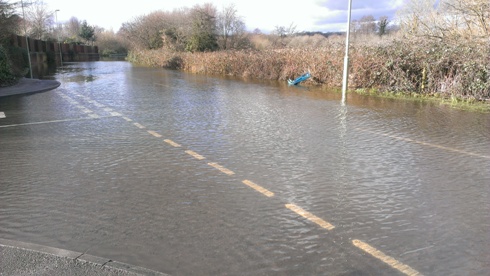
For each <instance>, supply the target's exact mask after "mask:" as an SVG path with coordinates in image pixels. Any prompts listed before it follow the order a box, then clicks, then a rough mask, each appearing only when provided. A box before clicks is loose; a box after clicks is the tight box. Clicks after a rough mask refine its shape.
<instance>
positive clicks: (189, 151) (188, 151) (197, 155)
mask: <svg viewBox="0 0 490 276" xmlns="http://www.w3.org/2000/svg"><path fill="white" fill-rule="evenodd" d="M185 153H187V154H189V155H190V156H192V157H194V158H196V159H197V160H203V159H206V157H204V156H202V155H200V154H198V153H196V152H194V151H192V150H186V151H185Z"/></svg>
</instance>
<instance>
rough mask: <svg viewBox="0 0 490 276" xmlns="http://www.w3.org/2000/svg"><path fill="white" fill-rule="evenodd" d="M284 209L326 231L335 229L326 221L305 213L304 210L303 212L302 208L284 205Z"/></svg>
mask: <svg viewBox="0 0 490 276" xmlns="http://www.w3.org/2000/svg"><path fill="white" fill-rule="evenodd" d="M286 208H288V209H290V210H291V211H293V212H295V213H297V214H298V215H300V216H302V217H304V218H306V219H308V220H310V221H312V222H314V223H316V224H318V225H320V226H321V227H323V228H325V229H327V230H332V229H334V228H335V226H333V225H332V224H330V223H328V222H327V221H325V220H323V219H321V218H319V217H317V216H315V215H313V214H312V213H310V212H307V211H305V210H303V209H302V208H300V207H298V206H296V205H294V204H286Z"/></svg>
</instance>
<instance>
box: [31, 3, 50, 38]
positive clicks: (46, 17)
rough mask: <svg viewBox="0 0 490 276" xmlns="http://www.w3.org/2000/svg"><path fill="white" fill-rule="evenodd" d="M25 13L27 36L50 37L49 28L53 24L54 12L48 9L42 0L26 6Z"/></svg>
mask: <svg viewBox="0 0 490 276" xmlns="http://www.w3.org/2000/svg"><path fill="white" fill-rule="evenodd" d="M25 14H26V18H25V20H26V21H27V25H28V34H29V36H31V37H33V38H35V39H42V40H48V39H50V38H52V36H51V30H52V27H53V25H54V12H53V11H50V10H49V9H48V6H47V5H46V4H44V2H35V3H34V4H32V5H30V6H29V7H27V8H26V13H25Z"/></svg>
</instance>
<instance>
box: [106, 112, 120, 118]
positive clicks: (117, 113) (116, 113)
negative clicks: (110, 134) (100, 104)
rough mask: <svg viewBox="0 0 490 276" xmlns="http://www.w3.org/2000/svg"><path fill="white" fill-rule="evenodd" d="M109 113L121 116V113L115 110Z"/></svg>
mask: <svg viewBox="0 0 490 276" xmlns="http://www.w3.org/2000/svg"><path fill="white" fill-rule="evenodd" d="M109 114H111V115H112V116H116V117H119V116H122V115H121V113H119V112H116V111H112V112H110V113H109Z"/></svg>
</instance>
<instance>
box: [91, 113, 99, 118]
mask: <svg viewBox="0 0 490 276" xmlns="http://www.w3.org/2000/svg"><path fill="white" fill-rule="evenodd" d="M88 116H89V117H90V118H92V119H97V118H100V116H99V115H97V114H95V113H91V114H88Z"/></svg>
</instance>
